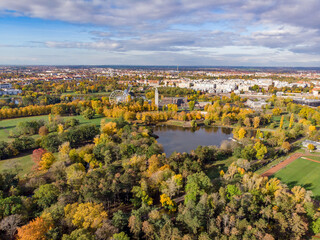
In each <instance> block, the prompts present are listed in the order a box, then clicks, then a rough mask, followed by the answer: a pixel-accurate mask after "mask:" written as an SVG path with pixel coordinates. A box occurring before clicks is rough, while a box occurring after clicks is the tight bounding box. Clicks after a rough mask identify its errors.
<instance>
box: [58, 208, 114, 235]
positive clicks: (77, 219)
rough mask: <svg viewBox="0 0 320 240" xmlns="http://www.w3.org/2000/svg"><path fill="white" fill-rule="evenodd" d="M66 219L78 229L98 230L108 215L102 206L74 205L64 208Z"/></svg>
mask: <svg viewBox="0 0 320 240" xmlns="http://www.w3.org/2000/svg"><path fill="white" fill-rule="evenodd" d="M64 213H65V217H66V219H67V220H69V221H71V222H72V224H73V225H74V226H76V227H78V228H86V229H97V228H99V227H101V225H102V222H103V221H104V220H106V219H107V217H108V214H107V212H106V211H105V210H104V208H103V205H102V204H97V203H90V202H87V203H73V204H68V205H67V206H65V208H64Z"/></svg>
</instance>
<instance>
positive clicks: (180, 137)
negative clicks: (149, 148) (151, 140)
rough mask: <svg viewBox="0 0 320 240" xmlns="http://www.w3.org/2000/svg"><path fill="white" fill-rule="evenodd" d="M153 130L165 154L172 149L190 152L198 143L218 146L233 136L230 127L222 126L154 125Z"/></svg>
mask: <svg viewBox="0 0 320 240" xmlns="http://www.w3.org/2000/svg"><path fill="white" fill-rule="evenodd" d="M153 132H154V133H155V134H156V135H158V136H159V138H158V139H157V141H158V143H160V144H162V146H163V149H164V152H165V153H166V154H167V156H170V155H171V154H172V153H173V152H174V151H176V152H190V151H191V150H193V149H196V148H197V147H198V146H199V145H201V146H210V145H216V146H220V144H221V142H222V141H223V140H228V139H229V138H231V137H232V136H233V135H232V129H231V128H224V127H197V128H183V127H178V126H167V125H163V126H156V127H154V129H153Z"/></svg>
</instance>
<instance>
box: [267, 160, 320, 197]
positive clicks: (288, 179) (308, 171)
mask: <svg viewBox="0 0 320 240" xmlns="http://www.w3.org/2000/svg"><path fill="white" fill-rule="evenodd" d="M307 158H310V159H314V160H317V161H319V162H320V157H315V156H308V157H307ZM319 173H320V163H317V162H312V161H309V160H306V159H303V158H298V159H297V160H295V161H294V162H292V163H290V164H289V165H288V166H286V167H285V168H283V169H281V170H280V171H278V172H277V173H276V174H274V175H273V177H276V178H279V179H281V181H282V182H284V183H286V184H287V185H288V186H289V187H293V186H295V185H299V186H302V187H304V188H306V189H307V190H311V191H312V192H313V194H314V196H316V197H320V174H319Z"/></svg>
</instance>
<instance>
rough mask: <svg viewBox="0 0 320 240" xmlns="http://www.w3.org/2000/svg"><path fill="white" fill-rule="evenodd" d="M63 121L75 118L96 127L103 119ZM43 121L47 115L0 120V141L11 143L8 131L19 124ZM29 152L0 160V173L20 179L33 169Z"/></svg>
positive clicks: (97, 117) (68, 117)
mask: <svg viewBox="0 0 320 240" xmlns="http://www.w3.org/2000/svg"><path fill="white" fill-rule="evenodd" d="M61 118H63V119H65V120H66V119H70V118H75V119H78V120H79V121H80V124H89V123H90V124H96V125H97V126H99V125H100V122H101V120H102V119H103V117H102V116H98V115H97V116H96V117H95V118H93V119H90V120H87V119H84V118H83V117H82V116H80V115H78V116H66V117H61ZM41 119H42V120H44V121H46V122H47V121H48V119H49V118H48V115H43V116H34V117H24V118H14V119H7V120H1V121H0V141H6V142H7V141H11V140H12V138H10V137H9V136H10V130H11V131H13V130H14V129H15V127H16V126H17V124H18V123H19V122H26V121H31V120H41ZM105 120H106V121H109V120H111V119H108V118H105ZM38 136H39V135H34V137H35V138H37V137H38ZM31 154H32V151H31V152H27V153H24V154H21V155H19V156H17V157H15V158H10V159H6V160H0V172H3V171H5V170H9V171H14V172H17V173H18V174H19V176H20V177H23V176H25V174H27V173H29V172H30V171H31V170H32V167H33V165H34V164H33V161H32V159H31Z"/></svg>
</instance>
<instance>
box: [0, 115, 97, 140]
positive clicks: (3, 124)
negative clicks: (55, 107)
mask: <svg viewBox="0 0 320 240" xmlns="http://www.w3.org/2000/svg"><path fill="white" fill-rule="evenodd" d="M62 118H63V119H70V118H76V119H78V120H79V121H80V124H87V123H93V124H96V125H100V121H101V119H102V117H101V116H96V117H95V118H94V119H90V120H86V119H84V118H83V117H82V116H80V115H78V116H67V117H62ZM41 119H42V120H45V121H48V115H43V116H34V117H23V118H13V119H5V120H0V141H8V140H9V138H8V137H9V134H10V130H14V128H15V127H16V126H17V124H18V123H19V122H26V121H31V120H41Z"/></svg>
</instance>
